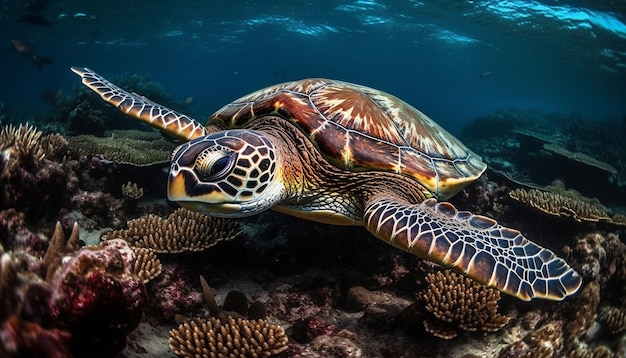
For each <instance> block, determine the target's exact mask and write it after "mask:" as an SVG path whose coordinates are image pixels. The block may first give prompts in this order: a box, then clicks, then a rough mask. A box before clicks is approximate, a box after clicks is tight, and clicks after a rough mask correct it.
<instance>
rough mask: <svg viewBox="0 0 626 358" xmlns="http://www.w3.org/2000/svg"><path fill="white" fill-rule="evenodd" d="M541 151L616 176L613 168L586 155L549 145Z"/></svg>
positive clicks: (544, 146) (545, 145)
mask: <svg viewBox="0 0 626 358" xmlns="http://www.w3.org/2000/svg"><path fill="white" fill-rule="evenodd" d="M543 149H544V150H546V151H548V152H551V153H554V154H556V155H559V156H562V157H563V158H567V159H569V160H572V161H574V162H577V163H580V164H583V165H585V166H588V167H591V168H596V169H599V170H601V171H604V172H607V173H611V174H617V169H615V167H613V166H612V165H610V164H608V163H605V162H603V161H600V160H598V159H596V158H593V157H591V156H589V155H587V154H584V153H579V152H571V151H569V150H567V149H565V148H563V147H561V146H558V145H556V144H551V143H550V144H544V145H543Z"/></svg>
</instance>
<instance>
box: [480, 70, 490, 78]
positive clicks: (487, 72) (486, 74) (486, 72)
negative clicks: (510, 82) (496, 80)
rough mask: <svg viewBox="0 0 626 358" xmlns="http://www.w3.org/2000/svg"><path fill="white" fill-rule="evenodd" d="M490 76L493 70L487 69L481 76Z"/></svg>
mask: <svg viewBox="0 0 626 358" xmlns="http://www.w3.org/2000/svg"><path fill="white" fill-rule="evenodd" d="M489 76H491V71H485V72H483V73H481V74H480V77H489Z"/></svg>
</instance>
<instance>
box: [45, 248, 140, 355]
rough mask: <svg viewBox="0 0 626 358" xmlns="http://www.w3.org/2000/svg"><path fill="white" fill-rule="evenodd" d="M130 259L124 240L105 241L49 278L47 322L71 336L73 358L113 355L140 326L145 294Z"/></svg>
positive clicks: (85, 251) (74, 258)
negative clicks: (50, 319)
mask: <svg viewBox="0 0 626 358" xmlns="http://www.w3.org/2000/svg"><path fill="white" fill-rule="evenodd" d="M133 260H134V254H133V251H132V249H131V248H130V247H129V246H128V244H127V243H126V242H125V241H123V240H110V241H107V242H105V243H103V244H102V245H101V246H99V247H98V248H95V249H89V248H84V249H82V250H81V251H79V252H78V254H76V255H75V256H74V257H72V258H71V259H70V260H69V262H67V263H66V264H65V266H64V267H63V268H62V269H61V270H60V271H59V272H58V273H57V274H56V275H55V276H54V278H53V279H52V282H51V287H52V294H51V298H50V312H51V316H52V320H53V321H54V323H55V325H56V326H58V327H60V328H63V329H66V330H68V331H70V332H71V333H72V334H73V345H74V351H75V352H76V353H77V354H78V355H81V356H87V355H89V356H114V355H115V354H116V353H118V352H119V351H121V350H122V349H123V348H124V346H125V344H126V335H127V334H128V333H130V332H132V331H133V330H134V329H135V328H136V327H137V326H138V325H139V322H140V320H141V318H142V315H143V309H144V306H145V304H146V301H147V294H146V289H145V287H144V285H143V283H142V282H141V280H140V279H139V278H138V277H137V276H136V275H135V274H133V273H132V271H131V268H132V265H131V263H132V261H133Z"/></svg>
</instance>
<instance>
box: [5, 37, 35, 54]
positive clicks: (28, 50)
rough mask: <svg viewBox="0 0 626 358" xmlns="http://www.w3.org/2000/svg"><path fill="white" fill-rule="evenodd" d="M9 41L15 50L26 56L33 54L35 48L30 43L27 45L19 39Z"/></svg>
mask: <svg viewBox="0 0 626 358" xmlns="http://www.w3.org/2000/svg"><path fill="white" fill-rule="evenodd" d="M11 43H12V44H13V47H15V49H16V50H17V52H19V53H21V54H22V55H24V56H26V57H33V55H34V54H35V48H34V47H33V46H32V45H29V44H27V43H25V42H22V41H20V40H13V41H11Z"/></svg>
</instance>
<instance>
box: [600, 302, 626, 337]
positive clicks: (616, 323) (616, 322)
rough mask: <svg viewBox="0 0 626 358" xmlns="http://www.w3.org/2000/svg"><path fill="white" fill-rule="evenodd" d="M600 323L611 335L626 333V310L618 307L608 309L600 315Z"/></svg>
mask: <svg viewBox="0 0 626 358" xmlns="http://www.w3.org/2000/svg"><path fill="white" fill-rule="evenodd" d="M600 321H601V322H602V323H603V324H604V325H605V326H606V328H607V329H608V330H609V332H611V334H619V333H622V332H624V331H626V310H625V309H622V308H617V307H607V308H605V309H604V310H603V311H602V313H601V314H600Z"/></svg>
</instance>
